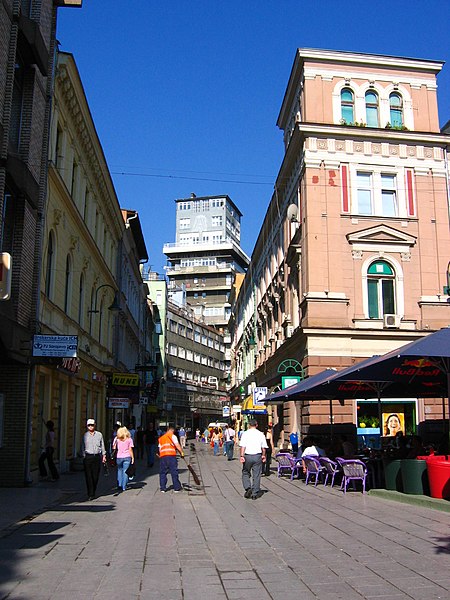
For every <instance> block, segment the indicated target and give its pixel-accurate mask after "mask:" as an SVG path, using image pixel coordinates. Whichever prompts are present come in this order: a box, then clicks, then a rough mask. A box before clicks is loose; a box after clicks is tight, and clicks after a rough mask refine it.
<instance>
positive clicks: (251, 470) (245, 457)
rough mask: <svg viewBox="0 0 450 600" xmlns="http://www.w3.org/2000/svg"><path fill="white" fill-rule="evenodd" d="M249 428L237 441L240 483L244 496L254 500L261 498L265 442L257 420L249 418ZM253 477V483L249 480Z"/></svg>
mask: <svg viewBox="0 0 450 600" xmlns="http://www.w3.org/2000/svg"><path fill="white" fill-rule="evenodd" d="M248 424H249V429H247V431H244V433H243V434H242V436H241V439H240V441H239V447H240V449H241V455H240V460H241V463H242V484H243V486H244V489H245V493H244V497H245V498H252V499H253V500H256V499H257V498H261V496H262V492H261V490H260V482H261V471H262V465H263V463H264V462H266V448H267V442H266V437H265V435H264V434H263V433H262V432H261V431H258V429H257V427H258V421H256V419H250V421H249V423H248ZM251 477H253V485H252V482H251Z"/></svg>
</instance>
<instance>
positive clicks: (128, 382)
mask: <svg viewBox="0 0 450 600" xmlns="http://www.w3.org/2000/svg"><path fill="white" fill-rule="evenodd" d="M111 384H112V385H114V386H115V387H139V375H138V374H137V373H113V376H112V380H111Z"/></svg>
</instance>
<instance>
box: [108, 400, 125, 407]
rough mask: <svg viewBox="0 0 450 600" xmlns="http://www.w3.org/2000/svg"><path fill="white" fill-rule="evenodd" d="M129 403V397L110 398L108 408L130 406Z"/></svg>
mask: <svg viewBox="0 0 450 600" xmlns="http://www.w3.org/2000/svg"><path fill="white" fill-rule="evenodd" d="M129 405H130V401H129V400H128V398H108V408H128V407H129Z"/></svg>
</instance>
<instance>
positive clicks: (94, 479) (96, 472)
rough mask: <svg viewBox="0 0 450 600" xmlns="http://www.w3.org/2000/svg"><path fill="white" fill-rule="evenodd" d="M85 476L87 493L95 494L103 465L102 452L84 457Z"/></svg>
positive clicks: (89, 494)
mask: <svg viewBox="0 0 450 600" xmlns="http://www.w3.org/2000/svg"><path fill="white" fill-rule="evenodd" d="M83 464H84V477H85V479H86V488H87V495H88V496H89V497H91V496H95V490H96V489H97V483H98V478H99V477H100V468H101V466H102V455H101V454H93V455H92V454H90V455H87V456H85V457H84V460H83Z"/></svg>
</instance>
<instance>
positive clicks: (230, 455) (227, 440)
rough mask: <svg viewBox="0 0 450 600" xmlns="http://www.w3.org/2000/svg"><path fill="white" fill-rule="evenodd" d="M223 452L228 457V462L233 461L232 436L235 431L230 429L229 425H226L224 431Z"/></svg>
mask: <svg viewBox="0 0 450 600" xmlns="http://www.w3.org/2000/svg"><path fill="white" fill-rule="evenodd" d="M224 435H225V451H226V455H227V457H228V460H233V451H234V435H235V431H234V429H233V428H232V427H231V425H227V427H226V429H225V431H224Z"/></svg>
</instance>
